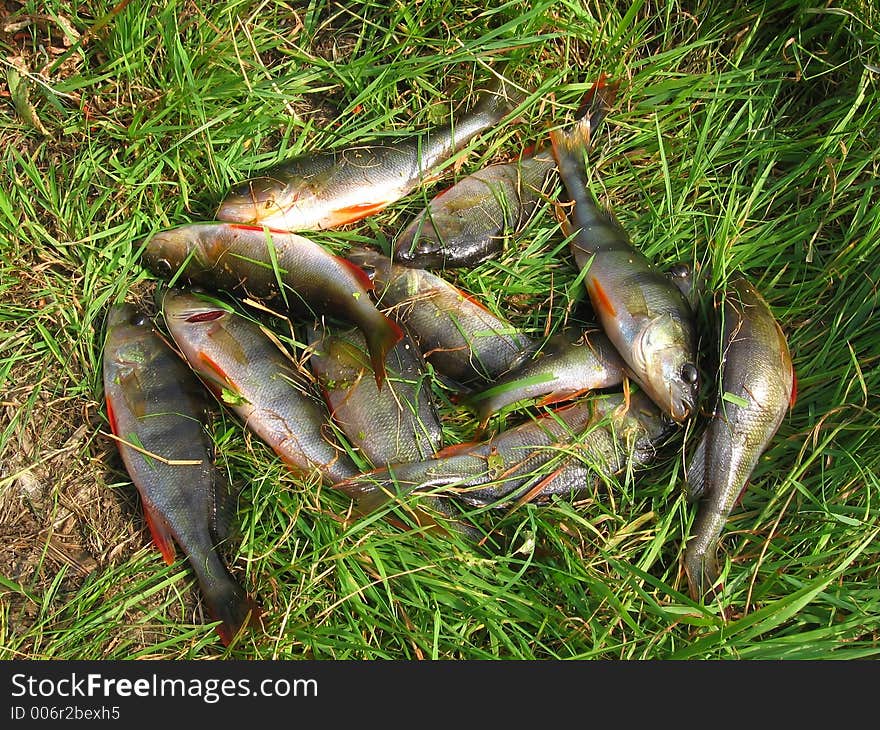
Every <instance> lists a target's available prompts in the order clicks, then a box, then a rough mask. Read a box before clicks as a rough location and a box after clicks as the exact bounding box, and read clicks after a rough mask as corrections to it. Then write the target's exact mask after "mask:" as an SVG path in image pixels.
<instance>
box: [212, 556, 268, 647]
mask: <svg viewBox="0 0 880 730" xmlns="http://www.w3.org/2000/svg"><path fill="white" fill-rule="evenodd" d="M224 573H225V577H224V578H223V579H219V580H215V581H213V582H212V585H211V588H210V590H204V589H203V592H204V595H205V603H206V604H207V607H208V613H209V614H210V615H211V618H212V619H213V620H214V621H219V622H220V623H219V624H218V625H217V633H218V634H219V636H220V640H221V641H222V642H223V645H224V646H229V644H230V643H231V642H232V640H233V639H234V638H235V637H236V635H237V634H238V633H239V632H240V631H241V630H242V629H243V628H244V627H245V626H251V627H253V626H257V625H258V624H259V622H260V614H261V613H262V610H261V609H260V607H259V606H258V605H257V603H256V602H255V601H254V600H253V599H252V598H250V597H249V596H248V595H247V594H246V593H245V591H244V589H243V588H242V587H241V586H240V585H239V584H238V583H237V582H236V581H235V580H234V579H233V578H232V577H231V576H230V575H229V574H228V573H226V571H225V570H224Z"/></svg>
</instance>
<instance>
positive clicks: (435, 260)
mask: <svg viewBox="0 0 880 730" xmlns="http://www.w3.org/2000/svg"><path fill="white" fill-rule="evenodd" d="M618 86H619V83H617V82H615V83H609V82H607V81H606V80H605V77H604V75H603V76H601V77H600V78H599V80H598V81H597V82H596V83H595V84H594V85H593V86H592V87H591V88H590V90H589V91H588V92H587V94H586V95H585V96H584V99H583V100H582V103H581V107H580V109H579V110H578V112H577V115H576V116H577V117H578V118H579V117H581V116H584V115H585V114H589V121H590V133H591V134H592V135H595V133H596V129H597V127H598V126H599V123H600V122H601V121H602V119H603V118H604V116H605V113H606V112H607V110H608V109H609V108H610V107H611V104H612V103H613V101H614V98H615V96H616V95H617V89H618ZM557 183H558V176H557V174H556V161H555V160H554V159H553V154H552V153H551V152H550V150H549V149H546V148H543V147H542V148H539V149H537V150H534V149H533V150H527V151H526V152H524V153H523V154H522V155H521V156H520V157H519V158H518V159H516V160H513V161H511V162H503V163H496V164H494V165H489V166H487V167H484V168H483V169H481V170H477V171H476V172H474V173H472V174H470V175H467V176H466V177H463V178H462V179H460V180H459V181H458V182H456V183H455V184H454V185H453V186H452V187H450V188H448V189H446V190H444V191H443V192H442V193H440V194H439V195H437V196H436V197H434V198H433V199H432V200H431V201H430V202H429V203H428V206H427V207H426V208H425V209H424V210H422V212H421V213H419V214H418V215H417V216H416V217H415V218H414V219H413V220H412V221H410V223H409V224H408V225H407V226H406V227H405V228H404V229H403V230H402V231H401V232H400V234H399V235H398V236H397V239H396V240H395V242H394V256H393V258H394V260H395V261H397V262H399V263H402V264H405V265H407V266H415V267H418V268H422V269H446V268H455V267H461V266H474V265H476V264H478V263H480V262H482V261H485V260H486V259H488V258H489V257H491V256H493V255H496V254H498V253H499V252H500V251H501V250H502V249H503V247H504V241H505V238H506V236H507V235H508V234H510V233H515V232H518V231H520V230H522V228H523V227H524V226H525V225H526V224H527V223H528V221H529V219H530V218H531V217H532V216H533V215H534V213H535V211H536V209H537V207H538V205H539V203H540V202H541V200H542V199H544V198H546V197H547V195H548V192H549V191H550V189H551V188H552V187H553V186H555V185H556V184H557Z"/></svg>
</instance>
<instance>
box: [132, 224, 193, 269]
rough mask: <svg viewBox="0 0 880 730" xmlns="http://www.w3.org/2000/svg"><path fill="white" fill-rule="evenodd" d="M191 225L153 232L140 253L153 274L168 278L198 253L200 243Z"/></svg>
mask: <svg viewBox="0 0 880 730" xmlns="http://www.w3.org/2000/svg"><path fill="white" fill-rule="evenodd" d="M196 230H197V229H195V228H194V227H193V226H189V225H184V226H179V227H177V228H169V229H167V230H164V231H159V232H158V233H155V234H154V235H153V237H152V238H151V239H150V240H149V241H148V242H147V245H146V247H145V248H144V252H143V254H142V260H143V263H144V264H145V265H146V266H147V268H149V269H150V270H151V271H152V272H153V273H154V274H158V275H159V276H162V277H165V278H170V277H171V276H172V275H174V274H175V273H176V272H178V271H180V270H181V269H182V268H183V267H184V266H186V263H187V261H188V260H189V258H190V257H191V256H194V255H196V256H197V255H198V253H199V251H198V244H199V243H200V241H199V238H198V235H197V234H196Z"/></svg>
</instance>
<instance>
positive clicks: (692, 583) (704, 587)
mask: <svg viewBox="0 0 880 730" xmlns="http://www.w3.org/2000/svg"><path fill="white" fill-rule="evenodd" d="M716 550H717V545H716V544H715V543H713V544H711V545H710V546H709V548H708V549H707V550H688V552H687V554H686V555H685V563H684V571H685V575H687V580H688V589H689V592H690V594H691V598H693V599H694V600H695V601H702V600H703V599H705V598H711V597H712V596H713V595H715V593H716V592H717V591H718V590H719V589H720V586H718V587H713V586H715V583H716V581H717V580H718V576H719V575H720V574H721V571H720V569H719V566H718V555H717V553H716Z"/></svg>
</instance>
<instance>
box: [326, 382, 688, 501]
mask: <svg viewBox="0 0 880 730" xmlns="http://www.w3.org/2000/svg"><path fill="white" fill-rule="evenodd" d="M670 423H671V422H670V420H669V419H668V418H666V417H665V416H664V414H663V413H662V412H661V411H660V409H659V408H658V407H657V406H656V405H655V404H654V403H653V402H652V401H651V400H650V399H649V398H647V397H646V396H645V395H644V394H643V393H642V391H635V392H633V393H629V394H628V400H627V396H625V395H624V394H623V393H611V394H608V395H602V396H597V397H592V398H582V399H580V400H578V401H576V402H575V403H573V404H571V405H569V406H567V407H565V408H563V409H559V410H557V411H555V412H552V413H549V414H547V415H544V416H541V417H540V418H536V419H534V420H532V421H528V422H526V423H524V424H521V425H519V426H516V427H514V428H511V429H507V430H504V431H499V432H498V433H497V434H495V435H493V436H492V437H490V438H489V439H487V440H484V441H478V442H474V443H461V444H455V445H452V446H447V447H446V448H444V449H442V450H441V451H438V452H437V453H436V454H434V456H433V457H431V458H430V459H425V460H423V461H419V462H409V463H404V464H392V465H389V466H388V467H385V468H381V469H376V470H374V471H371V472H366V473H364V474H362V475H359V476H357V477H354V478H353V479H350V480H347V481H346V482H343V483H340V484H337V485H336V489H338V490H341V491H343V492H345V493H346V494H348V495H349V496H351V497H352V498H353V499H354V500H355V501H356V502H357V503H358V504H359V505H360V509H361V510H362V511H365V512H369V511H372V510H375V509H378V508H380V507H381V506H383V505H384V504H386V503H387V502H388V501H389V500H391V499H395V498H397V499H400V498H403V497H405V496H407V495H409V494H411V493H413V492H414V491H416V490H418V491H419V492H420V493H421V492H425V493H427V494H432V495H433V494H443V493H448V494H451V495H453V496H454V497H455V498H456V499H458V500H460V501H462V502H464V503H466V504H469V505H472V506H492V507H503V506H505V505H506V504H508V503H509V502H511V501H513V500H516V503H517V504H519V503H522V502H526V501H532V502H536V503H538V504H542V503H546V502H547V501H548V500H549V499H550V497H551V496H552V495H576V494H577V493H578V492H581V491H582V490H584V489H587V488H589V487H590V486H591V485H593V484H594V482H595V480H596V479H601V478H603V477H604V478H608V479H610V478H611V477H613V476H614V475H616V474H618V473H620V472H621V471H622V470H623V469H625V468H627V466H629V465H631V466H633V467H635V466H636V465H640V464H647V463H649V462H650V461H651V460H652V459H653V458H654V456H655V454H656V452H657V448H658V447H659V445H660V443H661V442H662V441H663V440H664V439H665V438H666V436H667V435H668V434H669V432H670Z"/></svg>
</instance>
